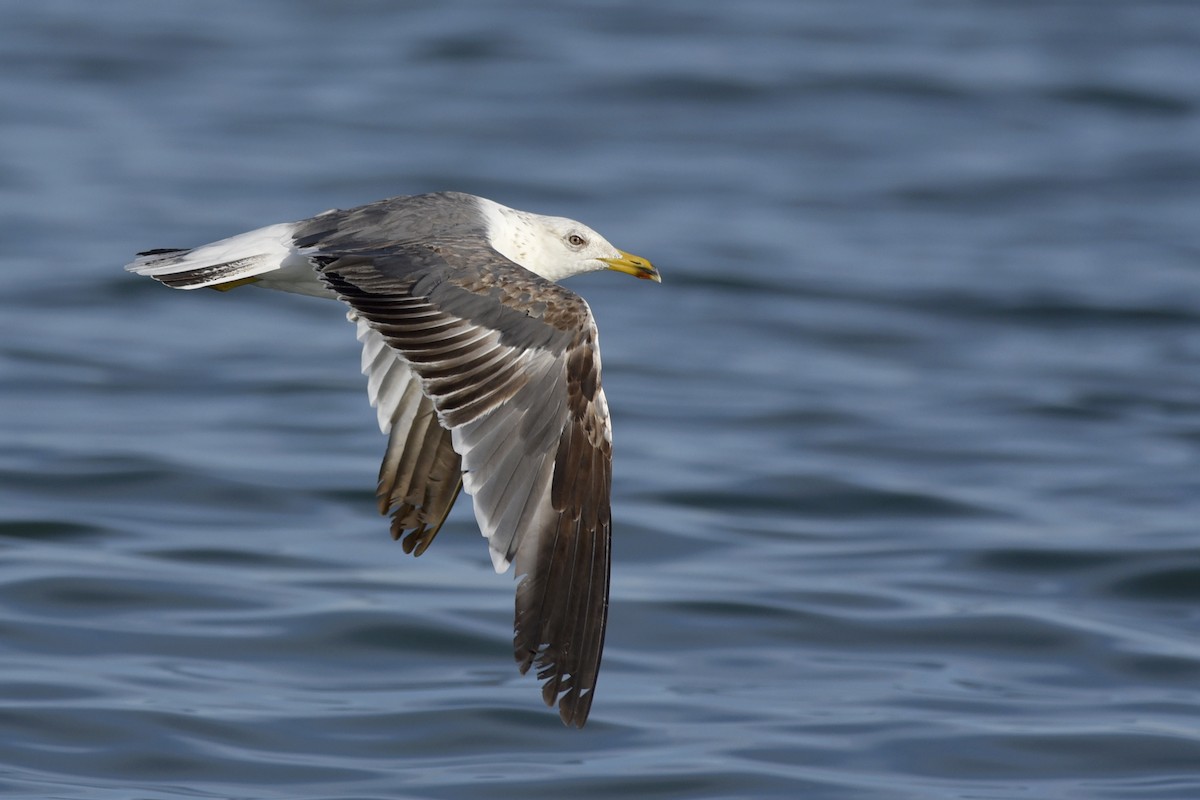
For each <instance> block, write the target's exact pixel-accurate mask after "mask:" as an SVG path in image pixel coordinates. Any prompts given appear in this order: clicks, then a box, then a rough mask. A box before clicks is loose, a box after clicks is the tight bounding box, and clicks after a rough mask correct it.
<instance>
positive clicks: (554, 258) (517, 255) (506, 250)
mask: <svg viewBox="0 0 1200 800" xmlns="http://www.w3.org/2000/svg"><path fill="white" fill-rule="evenodd" d="M475 199H476V202H477V203H478V204H479V210H480V212H481V213H482V214H483V218H484V221H485V225H486V226H487V237H488V243H489V244H490V245H491V246H492V247H493V248H494V249H495V250H496V252H497V253H499V254H500V255H502V256H504V257H505V258H507V259H508V260H509V261H513V262H515V263H517V264H520V265H521V266H522V267H524V268H525V269H527V270H529V271H530V272H532V273H534V274H535V275H540V276H541V277H543V278H545V279H546V280H549V281H559V280H562V279H563V278H566V277H568V276H570V275H575V274H576V273H577V272H578V270H576V269H572V267H573V266H574V265H573V264H572V263H571V262H570V261H569V260H568V259H565V258H563V257H562V252H561V249H560V248H558V247H551V246H548V243H547V242H546V241H545V237H546V227H545V225H544V224H542V222H541V220H546V219H549V218H547V217H543V216H542V215H540V214H531V213H529V212H528V211H518V210H517V209H515V208H509V207H508V206H502V205H500V204H499V203H497V202H494V201H492V200H488V199H487V198H485V197H477V198H475Z"/></svg>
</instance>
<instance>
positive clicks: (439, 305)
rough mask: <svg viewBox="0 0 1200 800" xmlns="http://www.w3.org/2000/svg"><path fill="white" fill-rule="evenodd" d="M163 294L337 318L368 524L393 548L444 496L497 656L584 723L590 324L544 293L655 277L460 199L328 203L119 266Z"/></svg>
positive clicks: (594, 660) (606, 441) (419, 531)
mask: <svg viewBox="0 0 1200 800" xmlns="http://www.w3.org/2000/svg"><path fill="white" fill-rule="evenodd" d="M126 269H127V270H129V271H131V272H134V273H137V274H138V275H146V276H149V277H151V278H153V279H155V280H156V281H159V282H160V283H163V284H166V285H167V286H170V287H173V288H176V289H199V288H204V287H208V288H213V289H218V290H221V291H228V290H230V289H234V288H236V287H239V286H243V285H247V284H257V285H259V286H263V287H266V288H270V289H278V290H281V291H285V292H293V293H297V294H304V295H312V296H317V297H329V298H335V299H338V300H341V301H342V302H343V303H345V304H346V306H348V307H349V310H348V313H347V318H348V319H349V320H350V321H351V322H353V323H354V324H355V325H356V327H357V332H358V340H359V341H360V342H361V343H362V371H363V374H365V375H366V376H367V394H368V398H369V400H370V402H371V405H372V406H373V407H374V408H375V409H376V411H377V414H378V420H379V427H380V430H382V431H383V433H384V434H386V435H388V443H387V449H386V452H385V455H384V457H383V464H382V466H381V467H380V470H379V483H378V488H377V496H378V501H379V510H380V513H382V514H385V515H387V514H390V515H391V531H392V537H393V538H394V539H397V540H401V544H402V546H403V549H404V551H405V552H406V553H412V554H413V555H418V556H419V555H421V554H422V553H423V552H425V550H426V548H428V547H429V545H430V543H431V542H432V541H433V539H434V537H435V536H436V535H437V533H438V531H439V530H440V529H441V527H442V524H443V523H444V522H445V520H446V516H447V515H448V514H449V513H450V508H451V507H452V506H453V505H454V501H455V500H456V499H457V497H458V495H459V492H460V490H463V491H466V492H467V494H469V495H471V497H472V498H473V500H474V508H475V518H476V520H477V521H478V523H479V529H480V531H481V532H482V534H483V536H484V537H485V538H486V539H487V541H488V548H489V551H490V553H491V558H492V564H493V565H494V567H495V569H496V571H497V572H504V571H506V570H507V569H508V568H509V566H510V565H512V564H515V565H516V570H515V574H516V575H517V577H518V578H519V582H518V584H517V587H516V614H515V620H514V634H513V649H514V655H515V656H516V660H517V664H518V668H519V669H520V671H521V673H522V674H524V673H526V672H527V671H528V670H529V669H530V668H534V670H535V672H536V674H537V677H538V679H539V680H541V681H543V685H542V698H543V700H544V701H545V703H546V705H548V706H550V707H553V706H554V705H555V703H557V704H558V709H559V716H560V717H561V719H562V721H563V722H564V723H565V724H566V725H568V726H574V727H577V728H582V727H583V725H584V724H585V723H586V722H587V718H588V713H589V712H590V710H591V706H592V698H593V693H594V690H595V687H596V679H597V675H598V673H599V669H600V659H601V655H602V651H603V647H604V633H605V625H606V621H607V616H608V595H609V569H610V556H611V548H610V545H611V535H612V518H611V514H610V505H609V504H610V494H611V483H612V426H611V424H610V422H609V415H608V403H607V401H606V399H605V397H604V390H603V389H602V388H601V386H600V349H599V338H598V332H597V329H596V321H595V319H593V317H592V313H591V309H590V308H589V307H588V304H587V303H586V302H585V301H584V300H583V298H581V297H579V295H577V294H575V293H574V292H571V291H570V290H568V289H564V288H562V287H561V286H559V285H558V284H557V283H556V282H557V281H559V280H561V279H563V278H566V277H569V276H571V275H578V274H581V273H585V272H593V271H596V270H602V269H608V270H615V271H617V272H623V273H626V274H628V275H632V276H634V277H636V278H644V279H648V280H652V281H655V282H661V279H660V277H659V274H658V271H657V270H656V269H655V268H654V266H653V265H651V264H650V262H649V261H647V260H646V259H644V258H639V257H638V256H635V255H631V254H630V253H626V252H624V251H622V250H618V249H617V248H615V247H613V246H612V245H611V244H609V243H608V242H607V241H606V240H605V239H604V238H603V237H602V236H600V235H599V234H598V233H596V232H595V231H594V230H592V229H591V228H589V227H587V226H586V225H584V224H582V223H580V222H576V221H574V220H571V219H566V218H564V217H549V216H542V215H540V214H532V213H529V212H526V211H518V210H517V209H514V208H509V207H507V206H503V205H500V204H499V203H496V202H493V201H491V200H488V199H485V198H483V197H476V196H474V195H470V194H464V193H461V192H437V193H433V194H422V195H412V196H404V197H392V198H389V199H386V200H380V201H378V202H374V203H369V204H367V205H364V206H358V207H356V208H350V209H333V210H330V211H326V212H324V213H322V214H318V215H317V216H315V217H312V218H310V219H304V220H300V221H299V222H285V223H280V224H277V225H269V226H267V227H264V228H258V229H256V230H252V231H249V232H247V233H242V234H239V235H237V236H233V237H231V238H228V239H223V240H221V241H218V242H213V243H211V244H206V245H202V246H200V247H196V248H191V249H173V248H168V249H157V250H147V251H145V252H142V253H138V257H137V259H136V260H135V261H134V262H133V263H131V264H129V265H128V266H127V267H126Z"/></svg>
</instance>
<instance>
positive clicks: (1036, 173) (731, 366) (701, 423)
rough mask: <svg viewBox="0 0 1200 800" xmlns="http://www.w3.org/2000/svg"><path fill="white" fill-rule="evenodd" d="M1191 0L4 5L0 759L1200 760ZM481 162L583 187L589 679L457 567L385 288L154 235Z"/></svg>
mask: <svg viewBox="0 0 1200 800" xmlns="http://www.w3.org/2000/svg"><path fill="white" fill-rule="evenodd" d="M1197 75H1200V14H1197V10H1196V8H1195V5H1194V3H1191V2H1189V1H1188V0H1179V1H1178V2H1171V1H1170V0H1143V2H1138V3H1118V2H1093V3H1078V2H1065V1H1061V0H1050V1H1049V2H1042V3H1014V2H1007V0H1004V1H1002V0H993V2H962V3H935V2H916V0H913V1H912V2H892V0H868V1H867V2H863V3H854V4H847V3H842V2H834V0H827V1H823V2H822V1H819V2H793V0H751V1H750V2H739V3H726V4H704V3H693V2H683V0H678V1H677V2H662V3H643V2H633V1H632V0H630V2H580V3H557V2H555V3H550V2H532V1H530V2H503V3H500V2H497V3H463V2H459V3H455V2H450V3H394V4H393V3H378V2H346V3H334V2H315V0H310V1H309V2H261V3H235V2H214V3H205V4H200V5H197V4H185V3H156V2H121V1H119V0H110V2H104V3H97V2H82V0H80V1H78V2H68V1H67V0H63V1H61V2H45V3H21V4H18V3H8V4H5V5H4V6H3V10H0V119H2V120H3V124H2V125H0V220H2V222H0V226H2V228H3V239H4V247H3V250H2V255H0V276H2V278H3V282H4V286H3V289H0V412H2V413H0V792H3V793H4V794H5V795H6V796H12V797H37V798H89V799H90V798H105V799H107V798H128V797H138V798H196V797H214V798H289V799H292V798H479V797H495V798H502V797H513V798H516V797H520V798H537V797H544V798H564V797H571V798H610V797H636V798H796V797H803V798H807V799H810V800H812V799H822V798H836V799H841V798H855V799H858V798H871V799H874V798H879V799H881V800H882V799H884V798H888V799H890V798H905V799H907V798H913V799H920V800H928V798H975V799H978V798H1088V799H1089V800H1091V799H1094V798H1100V799H1103V798H1114V799H1115V798H1120V799H1122V800H1124V799H1126V798H1155V799H1156V800H1157V799H1165V798H1179V799H1181V800H1194V799H1195V798H1197V797H1200V522H1197V520H1200V266H1198V265H1200V224H1197V223H1198V222H1200V200H1198V198H1200V81H1197ZM435 189H459V190H463V191H468V192H474V193H476V194H482V195H486V196H489V197H492V198H494V199H496V200H498V201H500V202H504V203H507V204H509V205H514V206H517V207H520V208H528V209H530V210H534V211H542V212H547V213H555V214H565V215H568V216H573V217H577V218H579V219H583V220H585V221H586V222H588V223H589V224H591V225H593V226H594V227H596V228H597V229H599V230H600V231H602V232H603V233H604V234H605V235H606V236H607V237H608V238H609V239H611V240H612V241H614V242H615V243H616V244H617V245H618V246H619V247H622V248H624V249H628V250H631V251H633V252H635V253H638V254H641V255H645V256H647V257H649V258H651V259H652V260H654V262H655V263H656V264H657V265H658V266H659V267H660V268H661V270H662V272H663V275H664V283H663V284H662V286H654V285H650V284H647V283H644V282H637V281H631V280H629V279H627V278H624V277H621V276H616V275H611V274H608V275H594V276H586V277H584V278H580V279H576V280H573V281H572V282H571V284H570V285H571V286H572V288H574V289H575V290H577V291H579V292H580V293H581V294H583V295H585V296H586V297H587V298H588V300H589V302H590V303H591V304H592V307H593V310H594V311H595V314H596V316H597V319H598V321H599V324H600V327H601V331H602V334H603V336H602V339H603V344H604V361H605V382H606V386H607V389H608V395H609V399H610V402H611V405H612V410H613V417H614V424H615V428H616V446H617V453H616V462H615V486H614V492H613V503H614V515H615V527H616V533H615V536H616V538H615V562H614V569H613V605H612V615H611V621H610V628H609V636H608V648H607V652H606V656H605V669H604V672H603V674H602V677H601V683H600V686H599V690H598V695H597V700H596V703H595V706H594V708H593V711H592V717H591V721H590V722H589V724H588V727H587V728H586V729H584V730H583V731H573V730H568V729H566V728H564V727H563V726H562V725H561V724H560V723H559V721H558V718H557V715H556V714H554V713H553V712H550V711H548V710H547V709H545V708H544V707H543V706H542V705H541V703H540V700H539V699H538V692H537V686H536V683H535V681H533V680H532V678H528V677H527V678H522V677H520V676H519V675H518V674H517V672H516V670H515V668H514V665H513V664H512V663H511V655H510V652H511V649H510V643H511V639H510V637H511V615H512V589H513V585H512V580H511V578H510V577H509V576H497V575H495V574H494V573H493V571H492V569H491V565H490V563H489V560H488V557H487V553H486V548H485V546H484V544H483V542H482V541H481V540H480V537H479V534H478V531H477V529H476V526H475V522H474V520H473V517H472V515H471V514H470V511H469V508H467V506H466V504H465V503H464V504H462V506H461V507H460V508H459V509H457V510H456V512H455V514H454V515H453V516H452V518H451V521H450V523H449V524H448V528H447V530H446V531H444V532H443V533H442V535H441V536H440V537H439V538H438V541H437V543H436V545H435V546H434V547H433V548H432V549H431V550H430V552H429V553H427V554H426V555H425V556H423V557H422V558H421V559H420V560H419V561H417V560H413V559H412V558H409V557H407V556H405V555H404V554H403V553H402V551H401V549H400V548H399V547H397V546H396V545H395V544H393V543H392V542H390V541H389V539H388V536H387V529H386V524H385V521H384V520H382V519H381V518H379V517H378V516H376V514H375V511H374V498H373V486H374V480H375V470H376V467H377V463H378V462H377V459H378V458H379V456H380V455H381V453H382V450H383V444H384V443H383V440H382V437H380V436H379V434H378V430H377V428H376V426H375V423H374V417H373V413H372V411H371V410H370V408H369V407H368V405H367V402H366V399H365V392H364V380H363V379H362V377H361V376H360V375H359V373H358V347H357V343H356V342H355V339H354V332H353V329H352V328H351V327H350V326H349V325H347V323H346V321H345V319H344V318H343V312H342V309H340V308H339V307H338V306H337V305H336V304H334V303H330V302H327V301H318V300H309V299H307V298H301V297H295V296H286V295H279V294H273V293H270V292H266V291H260V290H256V289H242V290H238V291H235V292H230V293H228V294H219V293H216V292H194V293H181V292H172V291H169V290H167V289H165V288H163V287H161V286H158V285H156V284H154V283H153V282H151V281H148V280H144V279H138V278H135V277H133V276H130V275H127V274H125V273H124V272H122V270H121V266H122V265H123V264H124V263H125V262H126V261H127V260H129V258H130V256H131V254H132V253H133V252H135V251H137V250H140V249H145V248H148V247H165V246H188V245H193V244H199V243H202V242H206V241H210V240H212V239H215V238H220V237H223V236H226V235H229V234H232V233H236V232H238V231H241V230H246V229H249V228H251V227H256V226H259V225H264V224H268V223H272V222H278V221H284V220H291V219H299V218H302V217H306V216H309V215H311V214H314V213H316V212H319V211H321V210H323V209H326V208H329V207H333V206H342V207H345V206H350V205H356V204H359V203H363V202H367V201H370V200H375V199H378V198H381V197H385V196H388V195H394V194H409V193H415V192H420V191H428V190H435Z"/></svg>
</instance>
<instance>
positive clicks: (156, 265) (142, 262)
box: [125, 223, 294, 289]
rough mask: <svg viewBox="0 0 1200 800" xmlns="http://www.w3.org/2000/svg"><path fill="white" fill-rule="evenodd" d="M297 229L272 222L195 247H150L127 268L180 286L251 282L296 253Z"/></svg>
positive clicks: (215, 285)
mask: <svg viewBox="0 0 1200 800" xmlns="http://www.w3.org/2000/svg"><path fill="white" fill-rule="evenodd" d="M293 228H294V226H293V225H292V224H291V223H283V224H279V225H269V226H267V227H265V228H259V229H258V230H253V231H250V232H249V233H243V234H239V235H238V236H232V237H230V238H228V239H222V240H221V241H219V242H213V243H212V244H206V245H202V246H200V247H195V248H191V249H186V248H173V247H163V248H156V249H153V250H146V251H144V252H141V253H138V257H137V259H136V260H135V261H134V262H133V263H131V264H128V265H127V266H126V267H125V269H127V270H129V271H130V272H136V273H137V274H138V275H146V276H149V277H151V278H154V279H155V280H156V281H159V282H161V283H164V284H166V285H167V286H171V287H173V288H176V289H199V288H201V287H205V286H214V287H218V288H220V287H221V286H222V285H223V284H230V283H233V282H235V281H240V282H248V280H249V279H251V278H253V277H255V276H257V275H262V274H263V273H266V272H273V271H275V270H277V269H279V268H280V267H281V266H283V262H284V259H286V258H287V257H288V255H290V254H291V253H292V238H291V234H292V230H293Z"/></svg>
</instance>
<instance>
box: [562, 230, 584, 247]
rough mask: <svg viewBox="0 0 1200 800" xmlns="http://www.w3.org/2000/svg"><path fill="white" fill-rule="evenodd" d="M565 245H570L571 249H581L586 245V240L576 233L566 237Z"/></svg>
mask: <svg viewBox="0 0 1200 800" xmlns="http://www.w3.org/2000/svg"><path fill="white" fill-rule="evenodd" d="M567 243H568V244H569V245H571V247H583V246H584V245H585V244H587V239H584V238H583V237H582V236H580V235H579V234H578V233H572V234H571V235H570V236H568V237H567Z"/></svg>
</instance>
